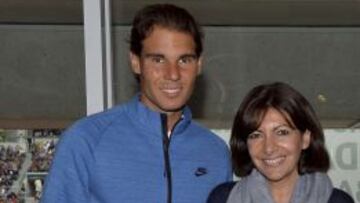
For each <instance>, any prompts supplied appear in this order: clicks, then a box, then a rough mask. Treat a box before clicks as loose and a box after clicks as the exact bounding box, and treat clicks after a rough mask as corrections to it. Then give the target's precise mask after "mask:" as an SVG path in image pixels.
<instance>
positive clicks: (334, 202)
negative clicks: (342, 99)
mask: <svg viewBox="0 0 360 203" xmlns="http://www.w3.org/2000/svg"><path fill="white" fill-rule="evenodd" d="M230 147H231V152H232V161H233V164H234V171H235V174H236V175H238V176H239V177H241V180H240V181H238V182H237V183H235V182H232V183H224V184H222V185H219V186H218V187H216V188H215V189H214V190H213V191H212V193H211V194H210V196H209V198H208V203H220V202H227V203H235V202H240V203H250V202H251V203H303V202H306V203H327V202H329V203H352V202H354V200H353V199H352V198H351V197H350V196H349V195H348V194H346V193H345V192H343V191H341V190H339V189H336V188H334V187H333V185H332V183H331V181H330V179H329V177H328V176H327V175H326V172H327V170H328V169H329V165H330V161H329V155H328V153H327V151H326V149H325V145H324V134H323V131H322V128H321V125H320V123H319V120H318V118H317V116H316V114H315V112H314V110H313V109H312V107H311V106H310V104H309V102H308V101H307V100H306V99H305V98H304V97H303V96H302V95H301V94H300V93H299V92H297V91H296V90H295V89H293V88H292V87H290V86H289V85H287V84H284V83H279V82H277V83H272V84H265V85H260V86H257V87H255V88H253V89H252V90H251V91H250V92H249V93H248V94H247V96H245V99H244V100H243V102H242V104H241V105H240V108H239V110H238V112H237V114H236V117H235V120H234V123H233V127H232V132H231V139H230Z"/></svg>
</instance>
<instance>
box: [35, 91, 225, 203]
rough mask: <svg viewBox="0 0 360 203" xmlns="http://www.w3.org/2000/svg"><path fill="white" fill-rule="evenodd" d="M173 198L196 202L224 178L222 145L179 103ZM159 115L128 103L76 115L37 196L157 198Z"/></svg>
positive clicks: (161, 198) (104, 201) (137, 202)
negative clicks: (84, 116)
mask: <svg viewBox="0 0 360 203" xmlns="http://www.w3.org/2000/svg"><path fill="white" fill-rule="evenodd" d="M170 162H171V170H172V177H173V178H172V188H173V189H172V193H173V194H172V195H173V201H172V202H173V203H202V202H206V198H207V196H208V194H209V193H210V191H211V189H212V188H214V187H215V186H216V185H218V184H220V183H222V182H226V181H229V180H231V178H232V171H231V166H230V158H229V152H228V149H227V146H226V144H225V143H224V142H223V141H222V140H221V139H220V138H219V137H217V136H216V135H215V134H213V133H211V132H210V131H209V130H207V129H205V128H203V127H201V126H200V125H198V124H197V123H195V122H194V121H192V118H191V112H190V110H189V108H187V107H186V108H184V110H183V116H182V119H181V121H180V122H179V123H178V124H177V125H176V127H175V128H174V130H173V133H172V136H171V140H170ZM164 171H165V167H164V154H163V146H162V131H161V121H160V114H159V113H157V112H154V111H151V110H150V109H148V108H147V107H145V106H144V105H143V104H142V103H141V102H139V97H138V96H136V97H135V98H134V99H132V100H131V101H130V102H128V103H126V104H124V105H120V106H117V107H114V108H112V109H110V110H108V111H105V112H102V113H99V114H95V115H92V116H89V117H86V118H84V119H82V120H80V121H78V122H76V123H75V124H74V125H73V126H72V127H70V128H69V129H68V130H67V131H66V132H65V133H64V135H63V136H62V138H61V140H60V142H59V144H58V146H57V149H56V155H55V158H54V161H53V163H52V166H51V170H50V173H49V175H48V176H47V178H46V183H45V188H44V191H43V196H42V199H41V202H42V203H75V202H76V203H95V202H96V203H100V202H101V203H112V202H114V203H115V202H116V203H119V202H122V203H123V202H124V203H127V202H129V203H143V202H149V203H163V202H164V203H165V202H166V197H167V181H166V177H165V176H164Z"/></svg>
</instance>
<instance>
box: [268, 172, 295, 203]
mask: <svg viewBox="0 0 360 203" xmlns="http://www.w3.org/2000/svg"><path fill="white" fill-rule="evenodd" d="M298 178H299V176H294V177H291V178H290V179H288V180H285V181H278V182H272V183H270V192H271V195H272V198H273V200H274V202H275V203H290V200H291V197H292V194H293V193H294V189H295V186H296V182H297V180H298Z"/></svg>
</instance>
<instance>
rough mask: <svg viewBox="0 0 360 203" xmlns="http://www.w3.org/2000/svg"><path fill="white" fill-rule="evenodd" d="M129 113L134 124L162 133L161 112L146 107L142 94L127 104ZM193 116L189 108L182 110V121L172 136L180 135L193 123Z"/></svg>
mask: <svg viewBox="0 0 360 203" xmlns="http://www.w3.org/2000/svg"><path fill="white" fill-rule="evenodd" d="M126 106H127V108H126V109H127V112H128V114H129V117H130V118H131V119H132V120H133V122H136V123H138V124H139V125H141V126H142V127H143V128H145V129H147V130H150V131H151V132H155V133H160V134H161V132H162V127H161V118H160V112H157V111H153V110H152V109H150V108H149V107H147V106H145V105H144V103H142V102H141V101H140V94H136V96H135V97H133V98H132V99H131V100H130V101H129V102H128V103H127V105H126ZM191 119H192V114H191V110H190V108H189V107H188V106H185V107H184V108H183V110H182V116H181V120H180V121H179V122H178V123H177V124H176V125H175V128H174V129H173V132H172V135H174V134H180V133H182V132H183V131H184V130H186V128H187V127H188V126H189V124H190V123H191Z"/></svg>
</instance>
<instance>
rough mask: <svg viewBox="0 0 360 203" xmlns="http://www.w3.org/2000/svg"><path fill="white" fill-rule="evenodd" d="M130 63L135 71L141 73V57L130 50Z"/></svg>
mask: <svg viewBox="0 0 360 203" xmlns="http://www.w3.org/2000/svg"><path fill="white" fill-rule="evenodd" d="M129 59H130V65H131V69H132V71H133V73H135V74H138V75H140V73H141V68H140V57H139V56H138V55H136V54H134V53H133V52H131V51H130V52H129Z"/></svg>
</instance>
